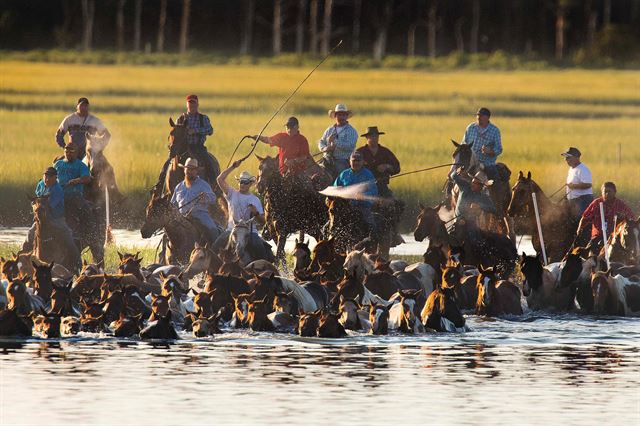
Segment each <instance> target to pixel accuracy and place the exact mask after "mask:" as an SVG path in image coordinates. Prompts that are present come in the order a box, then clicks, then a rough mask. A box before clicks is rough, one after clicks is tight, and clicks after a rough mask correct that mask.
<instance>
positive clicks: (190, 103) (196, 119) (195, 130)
mask: <svg viewBox="0 0 640 426" xmlns="http://www.w3.org/2000/svg"><path fill="white" fill-rule="evenodd" d="M186 102H187V112H185V113H183V114H182V115H180V117H178V120H177V122H176V125H178V126H182V125H185V126H186V127H187V142H188V143H189V151H190V153H191V156H193V157H195V158H197V159H198V161H199V162H200V163H201V164H202V166H203V167H204V174H203V178H205V180H207V181H209V180H210V179H212V180H211V181H210V183H211V184H212V185H213V183H214V182H215V178H216V177H217V174H218V170H217V168H216V166H215V164H214V163H213V159H212V158H211V156H210V155H209V153H208V152H207V148H206V147H205V146H204V144H205V142H206V140H207V136H211V135H213V126H212V125H211V120H209V117H208V116H206V115H204V114H201V113H200V112H199V111H198V108H199V102H198V96H197V95H194V94H191V95H187V97H186ZM170 161H171V159H168V160H167V161H166V162H165V163H164V165H163V166H162V170H161V171H160V176H159V177H158V183H157V184H156V190H158V189H161V188H162V185H163V183H164V180H165V176H166V174H167V166H168V165H169V162H170Z"/></svg>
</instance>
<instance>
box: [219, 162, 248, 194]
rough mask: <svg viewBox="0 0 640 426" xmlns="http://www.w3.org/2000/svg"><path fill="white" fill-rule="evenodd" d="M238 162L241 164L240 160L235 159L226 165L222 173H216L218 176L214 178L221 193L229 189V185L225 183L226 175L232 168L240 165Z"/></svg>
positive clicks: (225, 192)
mask: <svg viewBox="0 0 640 426" xmlns="http://www.w3.org/2000/svg"><path fill="white" fill-rule="evenodd" d="M240 164H242V160H236V161H234V162H233V164H231V166H230V167H228V168H227V169H226V170H223V171H222V173H220V175H218V178H217V179H216V180H217V181H218V186H220V189H222V193H223V194H225V195H226V194H228V193H229V189H231V187H230V186H229V184H228V183H227V176H229V174H230V173H231V172H232V171H233V170H234V169H237V168H238V167H239V166H240Z"/></svg>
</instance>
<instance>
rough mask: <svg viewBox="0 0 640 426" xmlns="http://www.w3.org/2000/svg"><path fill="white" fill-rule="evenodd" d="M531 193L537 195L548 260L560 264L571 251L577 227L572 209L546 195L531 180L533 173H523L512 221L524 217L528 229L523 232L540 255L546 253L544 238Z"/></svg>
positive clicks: (516, 187)
mask: <svg viewBox="0 0 640 426" xmlns="http://www.w3.org/2000/svg"><path fill="white" fill-rule="evenodd" d="M531 194H536V200H537V202H538V212H539V213H540V224H541V226H542V235H543V237H544V244H545V249H546V252H547V259H548V261H549V262H559V261H561V260H562V258H563V257H564V255H565V254H566V253H567V252H568V251H569V248H570V247H571V243H572V241H573V237H574V235H575V233H576V226H577V224H575V223H573V221H572V220H571V215H570V211H569V208H568V206H567V204H566V203H565V202H560V203H558V204H556V203H553V202H552V201H551V200H550V199H549V198H547V196H546V195H545V194H544V192H543V191H542V189H540V186H538V184H537V183H535V181H534V180H533V179H531V172H529V173H527V176H526V177H525V176H524V174H523V173H522V172H520V174H519V175H518V181H517V182H516V184H515V185H514V186H513V189H512V194H511V203H510V204H509V209H508V210H507V214H508V215H509V216H511V217H512V218H516V217H519V218H522V219H523V220H522V221H521V222H522V223H523V224H524V226H525V229H523V233H527V234H531V236H532V240H533V247H534V248H535V249H536V252H537V253H542V247H541V245H540V237H539V236H538V231H537V227H536V216H535V211H534V208H533V199H532V197H531Z"/></svg>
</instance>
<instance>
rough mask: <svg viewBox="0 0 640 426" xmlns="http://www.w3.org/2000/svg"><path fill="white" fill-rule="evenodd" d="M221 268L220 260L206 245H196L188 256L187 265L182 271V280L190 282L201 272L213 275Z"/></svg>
mask: <svg viewBox="0 0 640 426" xmlns="http://www.w3.org/2000/svg"><path fill="white" fill-rule="evenodd" d="M221 266H222V260H220V258H219V257H218V255H217V254H216V253H214V252H213V250H212V249H211V248H210V247H209V245H208V244H205V245H204V246H203V245H200V243H196V244H195V247H194V248H193V250H192V251H191V254H190V255H189V264H188V265H187V268H186V269H185V270H184V278H185V279H186V280H190V279H191V278H193V277H195V276H196V275H198V274H199V273H201V272H207V273H211V274H214V273H216V272H218V270H219V269H220V267H221Z"/></svg>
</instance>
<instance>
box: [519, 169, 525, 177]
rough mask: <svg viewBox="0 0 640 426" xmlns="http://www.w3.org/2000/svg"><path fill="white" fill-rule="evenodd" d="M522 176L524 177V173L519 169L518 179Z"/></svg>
mask: <svg viewBox="0 0 640 426" xmlns="http://www.w3.org/2000/svg"><path fill="white" fill-rule="evenodd" d="M522 178H524V173H522V170H520V172H518V179H522Z"/></svg>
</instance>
